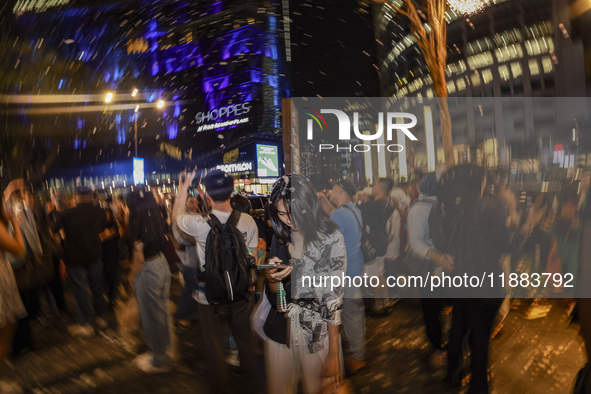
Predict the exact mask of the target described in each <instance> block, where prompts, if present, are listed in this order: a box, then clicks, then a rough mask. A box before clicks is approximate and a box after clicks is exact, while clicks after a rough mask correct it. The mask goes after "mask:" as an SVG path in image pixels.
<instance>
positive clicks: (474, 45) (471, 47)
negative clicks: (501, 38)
mask: <svg viewBox="0 0 591 394" xmlns="http://www.w3.org/2000/svg"><path fill="white" fill-rule="evenodd" d="M492 48H493V42H492V40H491V39H490V38H488V37H485V38H481V39H480V40H476V41H472V42H469V43H468V49H467V52H468V55H474V54H476V53H482V52H484V51H488V50H489V49H492Z"/></svg>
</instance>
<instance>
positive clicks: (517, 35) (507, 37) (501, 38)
mask: <svg viewBox="0 0 591 394" xmlns="http://www.w3.org/2000/svg"><path fill="white" fill-rule="evenodd" d="M518 42H523V37H522V36H521V32H520V31H519V29H517V28H515V29H511V30H506V31H504V32H502V33H497V34H495V43H496V44H497V46H498V47H504V46H507V45H511V44H515V43H518Z"/></svg>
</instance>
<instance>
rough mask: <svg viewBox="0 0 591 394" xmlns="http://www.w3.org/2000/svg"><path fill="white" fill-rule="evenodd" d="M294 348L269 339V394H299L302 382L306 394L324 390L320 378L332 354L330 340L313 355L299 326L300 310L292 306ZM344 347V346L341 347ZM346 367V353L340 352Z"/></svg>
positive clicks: (266, 359)
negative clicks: (299, 386)
mask: <svg viewBox="0 0 591 394" xmlns="http://www.w3.org/2000/svg"><path fill="white" fill-rule="evenodd" d="M290 307H291V308H293V309H291V310H290V311H289V315H290V317H291V319H290V323H289V324H290V332H291V338H290V341H291V343H290V347H289V348H288V347H287V346H286V345H281V344H279V343H277V342H275V341H272V340H270V339H268V340H267V341H266V344H265V350H266V351H265V361H266V364H267V392H268V393H269V394H297V392H298V382H299V381H301V382H302V387H303V390H304V393H305V394H316V393H318V392H319V391H320V389H321V388H323V387H324V384H325V382H324V379H323V378H322V377H321V376H320V370H321V368H322V363H324V359H325V358H326V356H327V355H328V348H329V337H328V336H327V337H325V338H324V347H323V348H322V350H319V351H317V352H316V353H310V351H309V350H308V345H307V344H306V342H305V340H304V337H303V332H302V328H301V326H300V324H299V319H298V317H299V311H300V309H299V307H297V306H295V305H294V304H290ZM339 347H340V346H339ZM339 355H340V359H341V371H343V368H342V359H343V355H342V351H339Z"/></svg>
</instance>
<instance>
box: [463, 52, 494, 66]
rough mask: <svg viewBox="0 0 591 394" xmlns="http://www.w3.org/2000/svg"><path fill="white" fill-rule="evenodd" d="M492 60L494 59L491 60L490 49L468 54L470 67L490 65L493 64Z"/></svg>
mask: <svg viewBox="0 0 591 394" xmlns="http://www.w3.org/2000/svg"><path fill="white" fill-rule="evenodd" d="M493 62H494V61H493V57H492V53H491V52H490V51H488V52H484V53H480V54H478V55H474V56H470V57H469V58H468V67H469V68H470V69H473V68H481V67H486V66H490V65H492V64H493Z"/></svg>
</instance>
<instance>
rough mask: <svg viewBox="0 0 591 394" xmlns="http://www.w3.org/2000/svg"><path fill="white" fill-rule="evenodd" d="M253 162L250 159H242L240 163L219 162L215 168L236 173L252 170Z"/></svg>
mask: <svg viewBox="0 0 591 394" xmlns="http://www.w3.org/2000/svg"><path fill="white" fill-rule="evenodd" d="M253 168H254V164H253V162H252V161H243V162H241V163H231V164H220V165H218V166H216V170H222V171H224V172H227V173H229V174H238V173H240V172H249V171H253Z"/></svg>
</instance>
